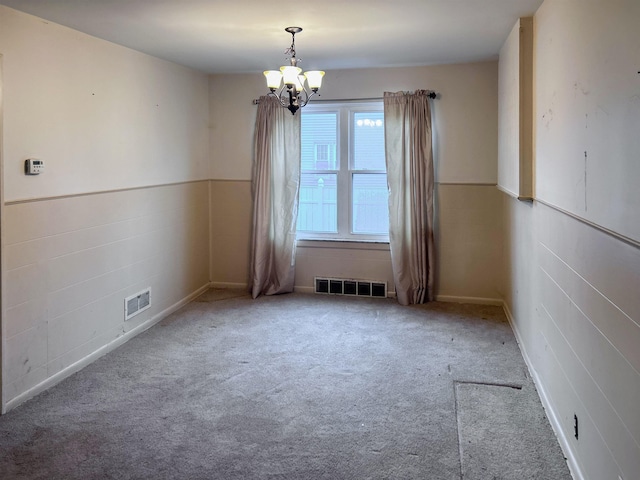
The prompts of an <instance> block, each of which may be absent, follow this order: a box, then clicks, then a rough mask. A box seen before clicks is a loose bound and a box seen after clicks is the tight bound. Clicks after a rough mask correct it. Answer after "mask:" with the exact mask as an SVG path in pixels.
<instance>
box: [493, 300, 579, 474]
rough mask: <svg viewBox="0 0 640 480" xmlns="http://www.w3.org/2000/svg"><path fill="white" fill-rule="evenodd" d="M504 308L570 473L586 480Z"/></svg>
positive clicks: (522, 343) (512, 319)
mask: <svg viewBox="0 0 640 480" xmlns="http://www.w3.org/2000/svg"><path fill="white" fill-rule="evenodd" d="M502 308H503V310H504V313H505V315H506V316H507V320H508V321H509V325H510V326H511V330H512V331H513V334H514V335H515V337H516V342H517V343H518V348H519V349H520V353H521V354H522V358H524V362H525V364H526V365H527V369H528V370H529V375H530V376H531V379H532V380H533V383H534V384H535V386H536V389H537V390H538V395H539V396H540V400H541V402H542V406H543V407H544V409H545V413H546V415H547V418H548V419H549V423H550V424H551V428H552V429H553V431H554V433H555V434H556V437H557V438H558V443H560V448H562V453H563V454H564V456H565V458H566V459H567V465H568V466H569V472H570V473H571V476H572V477H573V478H574V480H585V479H586V477H585V476H584V475H583V473H582V470H581V468H580V465H579V463H578V459H577V458H576V456H575V455H574V452H573V450H572V448H571V443H570V442H569V439H568V438H567V436H566V435H565V433H564V431H563V430H562V427H561V423H560V420H559V418H558V415H557V414H556V411H555V409H554V408H553V405H552V403H551V401H550V399H549V396H548V395H547V391H546V389H545V388H544V385H543V384H542V382H541V381H540V377H539V376H538V373H537V372H536V369H535V368H534V367H533V364H532V363H531V358H530V357H529V354H528V353H527V349H526V347H525V344H524V342H523V341H522V336H521V335H520V331H519V330H518V327H517V326H516V322H515V320H514V318H513V315H512V313H511V310H510V309H509V305H507V302H503V303H502Z"/></svg>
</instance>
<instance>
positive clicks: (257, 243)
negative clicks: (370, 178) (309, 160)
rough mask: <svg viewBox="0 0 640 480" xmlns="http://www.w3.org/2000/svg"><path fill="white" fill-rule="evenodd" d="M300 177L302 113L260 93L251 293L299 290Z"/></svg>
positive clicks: (255, 150)
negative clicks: (296, 282) (296, 284)
mask: <svg viewBox="0 0 640 480" xmlns="http://www.w3.org/2000/svg"><path fill="white" fill-rule="evenodd" d="M299 183H300V115H299V114H298V115H291V113H290V112H289V111H288V110H287V109H285V108H283V107H282V106H281V105H280V103H279V102H278V101H277V100H276V99H275V98H274V97H270V96H263V97H261V98H260V103H259V105H258V112H257V117H256V127H255V137H254V158H253V178H252V194H253V232H252V239H251V264H250V268H251V272H250V275H251V278H250V281H251V295H252V296H253V298H256V297H258V296H259V295H275V294H278V293H287V292H292V291H293V285H294V265H295V263H294V262H295V245H296V243H295V237H296V219H297V213H298V188H299Z"/></svg>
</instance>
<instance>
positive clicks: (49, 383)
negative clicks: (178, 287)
mask: <svg viewBox="0 0 640 480" xmlns="http://www.w3.org/2000/svg"><path fill="white" fill-rule="evenodd" d="M208 289H209V284H208V283H207V284H206V285H203V286H202V287H200V288H199V289H198V290H196V291H195V292H193V293H191V294H190V295H188V296H186V297H185V298H183V299H182V300H179V301H178V302H176V303H174V304H173V305H171V306H170V307H168V308H166V309H164V310H163V311H161V312H159V313H157V314H156V315H154V316H153V317H151V318H150V319H149V320H147V321H146V322H144V323H141V324H140V325H138V326H137V327H135V328H132V329H131V330H129V331H128V332H126V333H125V334H124V335H122V336H120V337H118V338H116V339H114V340H112V341H111V342H109V343H107V344H106V345H104V346H102V347H100V348H99V349H98V350H96V351H95V352H93V353H90V354H89V355H87V356H86V357H84V358H81V359H80V360H78V361H77V362H75V363H73V364H71V365H69V366H68V367H67V368H65V369H63V370H60V371H59V372H58V373H56V374H55V375H52V376H51V377H49V378H47V379H46V380H44V381H43V382H40V383H39V384H38V385H36V386H34V387H32V388H30V389H29V390H27V391H26V392H24V393H21V394H20V395H18V396H17V397H15V398H13V399H11V400H9V401H8V402H7V403H6V405H5V409H4V411H3V413H7V412H8V411H9V410H12V409H13V408H15V407H17V406H18V405H20V404H22V403H24V402H26V401H27V400H29V399H31V398H33V397H35V396H36V395H38V394H39V393H42V392H44V391H45V390H48V389H49V388H51V387H53V386H54V385H57V384H58V383H60V382H61V381H62V380H64V379H65V378H67V377H70V376H71V375H73V374H74V373H76V372H79V371H80V370H82V369H83V368H84V367H86V366H87V365H90V364H91V363H93V362H95V361H96V360H97V359H98V358H100V357H102V356H104V355H106V354H107V353H109V352H111V351H113V350H115V349H116V348H118V347H119V346H120V345H122V344H124V343H126V342H127V341H129V340H131V339H132V338H133V337H135V336H136V335H139V334H140V333H142V332H144V331H145V330H148V329H149V328H151V327H153V326H154V325H155V324H156V323H158V322H159V321H161V320H163V319H164V318H166V317H168V316H169V315H171V314H172V313H173V312H175V311H176V310H178V309H180V308H182V307H183V306H185V305H186V304H187V303H189V302H191V301H192V300H193V299H195V298H196V297H198V296H200V295H202V294H203V293H204V292H206V291H207V290H208Z"/></svg>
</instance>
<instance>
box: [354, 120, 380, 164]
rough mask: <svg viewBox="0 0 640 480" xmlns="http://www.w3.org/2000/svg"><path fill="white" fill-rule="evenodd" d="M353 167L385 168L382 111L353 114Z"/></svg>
mask: <svg viewBox="0 0 640 480" xmlns="http://www.w3.org/2000/svg"><path fill="white" fill-rule="evenodd" d="M353 123H354V125H353V132H354V136H353V169H354V170H386V167H385V162H384V113H383V112H357V113H355V114H354V116H353Z"/></svg>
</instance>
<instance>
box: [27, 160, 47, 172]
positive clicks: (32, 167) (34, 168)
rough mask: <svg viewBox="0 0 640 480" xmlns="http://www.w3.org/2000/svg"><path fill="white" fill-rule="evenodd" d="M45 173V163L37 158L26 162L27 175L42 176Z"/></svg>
mask: <svg viewBox="0 0 640 480" xmlns="http://www.w3.org/2000/svg"><path fill="white" fill-rule="evenodd" d="M42 172H44V162H43V161H42V160H37V159H35V158H28V159H27V160H25V161H24V173H25V175H40V174H41V173H42Z"/></svg>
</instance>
